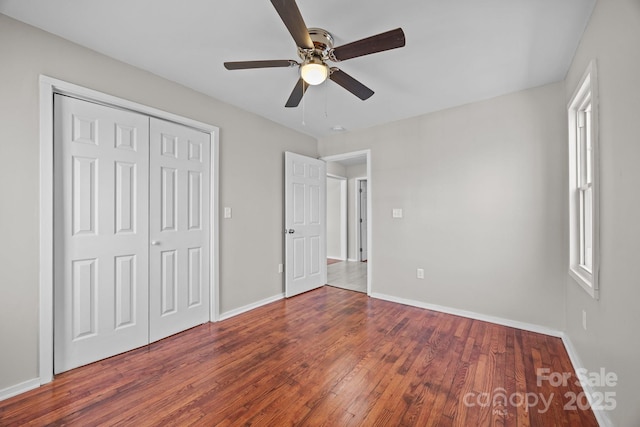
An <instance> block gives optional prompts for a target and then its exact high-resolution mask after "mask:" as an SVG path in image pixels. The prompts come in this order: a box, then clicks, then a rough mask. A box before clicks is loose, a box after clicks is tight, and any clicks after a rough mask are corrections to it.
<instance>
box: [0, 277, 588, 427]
mask: <svg viewBox="0 0 640 427" xmlns="http://www.w3.org/2000/svg"><path fill="white" fill-rule="evenodd" d="M539 369H546V370H548V371H549V372H550V373H560V374H562V373H567V374H568V375H571V380H570V381H568V382H567V383H566V384H560V385H557V384H556V385H552V384H550V382H549V381H542V382H540V380H539V371H538V370H539ZM500 393H504V396H505V397H506V399H502V400H500V399H498V397H500V395H499V394H500ZM567 393H574V394H576V395H577V394H579V393H582V389H581V387H580V384H579V382H577V377H576V374H575V371H574V370H573V366H572V365H571V362H570V360H569V357H568V355H567V352H566V350H565V349H564V347H563V345H562V341H561V340H560V339H559V338H555V337H549V336H545V335H540V334H535V333H532V332H527V331H522V330H518V329H513V328H507V327H503V326H499V325H495V324H490V323H486V322H481V321H478V320H472V319H467V318H462V317H458V316H452V315H448V314H444V313H438V312H433V311H429V310H423V309H419V308H415V307H408V306H404V305H400V304H395V303H391V302H388V301H382V300H377V299H372V298H369V297H367V296H366V295H364V294H362V293H358V292H353V291H349V290H343V289H339V288H335V287H329V286H326V287H323V288H320V289H317V290H314V291H311V292H308V293H305V294H302V295H298V296H296V297H294V298H291V299H287V300H281V301H277V302H274V303H272V304H268V305H266V306H263V307H260V308H257V309H255V310H252V311H250V312H247V313H243V314H241V315H238V316H236V317H234V318H231V319H227V320H224V321H221V322H218V323H209V324H205V325H202V326H199V327H196V328H193V329H191V330H188V331H185V332H183V333H180V334H177V335H174V336H172V337H169V338H166V339H164V340H162V341H159V342H157V343H153V344H150V345H148V346H146V347H143V348H140V349H136V350H133V351H131V352H128V353H125V354H122V355H118V356H114V357H112V358H109V359H106V360H103V361H100V362H96V363H94V364H91V365H87V366H84V367H81V368H77V369H74V370H72V371H69V372H65V373H63V374H60V375H57V376H56V378H55V379H54V381H53V382H52V383H50V384H46V385H44V386H42V387H40V388H38V389H35V390H32V391H30V392H27V393H24V394H21V395H19V396H15V397H13V398H11V399H7V400H5V401H2V402H0V425H2V426H22V425H32V426H45V425H70V426H73V425H78V426H85V425H107V426H110V425H135V426H147V425H149V426H151V425H154V426H155V425H180V426H189V425H195V426H202V425H206V426H236V425H255V426H262V425H265V426H272V425H297V426H311V425H327V426H351V425H352V426H362V425H366V426H378V425H379V426H387V425H394V426H464V427H467V426H529V425H531V426H565V425H566V426H577V425H580V426H587V427H589V426H597V423H596V420H595V417H594V416H593V413H592V412H591V410H590V409H588V408H582V409H581V408H576V409H572V410H568V409H566V408H565V405H566V403H567V402H566V399H565V397H564V396H565V394H567ZM527 396H528V397H529V398H531V399H533V397H534V396H537V397H540V398H544V399H547V400H548V402H549V406H548V407H545V406H543V404H542V403H541V402H540V401H538V402H535V403H536V405H530V406H528V405H526V404H523V402H524V403H526V400H522V399H526V397H527ZM509 398H511V399H510V400H509ZM545 408H546V410H544V409H545Z"/></svg>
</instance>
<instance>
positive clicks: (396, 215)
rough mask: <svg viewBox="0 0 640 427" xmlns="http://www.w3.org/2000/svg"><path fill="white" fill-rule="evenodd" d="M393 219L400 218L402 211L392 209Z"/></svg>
mask: <svg viewBox="0 0 640 427" xmlns="http://www.w3.org/2000/svg"><path fill="white" fill-rule="evenodd" d="M393 217H394V218H402V209H394V210H393Z"/></svg>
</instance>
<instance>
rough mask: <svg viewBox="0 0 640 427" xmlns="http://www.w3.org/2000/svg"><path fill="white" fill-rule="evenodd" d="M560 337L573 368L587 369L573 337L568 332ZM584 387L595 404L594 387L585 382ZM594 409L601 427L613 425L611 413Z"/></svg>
mask: <svg viewBox="0 0 640 427" xmlns="http://www.w3.org/2000/svg"><path fill="white" fill-rule="evenodd" d="M560 338H562V342H563V343H564V348H565V349H567V353H568V354H569V359H571V364H572V365H573V369H574V370H576V371H577V370H578V369H587V368H586V367H585V366H584V365H583V364H582V360H580V356H578V352H577V351H576V348H575V347H574V346H573V343H572V342H571V338H569V335H567V334H566V333H564V332H563V333H562V334H561V336H560ZM582 389H583V390H584V393H585V394H586V395H587V399H588V400H589V405H591V406H593V401H594V399H593V392H594V390H593V387H591V384H588V383H586V384H583V386H582ZM591 409H592V410H593V414H594V415H595V416H596V420H598V424H599V425H600V426H601V427H613V423H612V422H611V419H609V415H608V414H607V412H606V411H604V410H601V409H599V410H596V409H593V407H592V408H591Z"/></svg>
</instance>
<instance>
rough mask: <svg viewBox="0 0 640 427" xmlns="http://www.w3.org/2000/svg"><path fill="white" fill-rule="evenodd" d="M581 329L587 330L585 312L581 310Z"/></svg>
mask: <svg viewBox="0 0 640 427" xmlns="http://www.w3.org/2000/svg"><path fill="white" fill-rule="evenodd" d="M582 329H584V330H585V331H586V330H587V310H582Z"/></svg>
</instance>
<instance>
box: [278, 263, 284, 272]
mask: <svg viewBox="0 0 640 427" xmlns="http://www.w3.org/2000/svg"><path fill="white" fill-rule="evenodd" d="M283 271H284V266H283V265H282V264H278V273H282V272H283Z"/></svg>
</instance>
